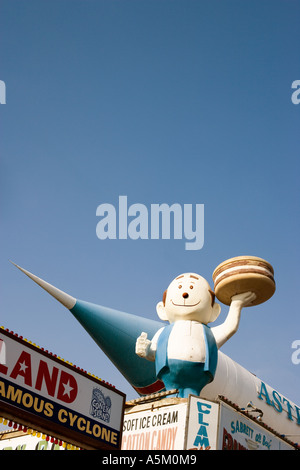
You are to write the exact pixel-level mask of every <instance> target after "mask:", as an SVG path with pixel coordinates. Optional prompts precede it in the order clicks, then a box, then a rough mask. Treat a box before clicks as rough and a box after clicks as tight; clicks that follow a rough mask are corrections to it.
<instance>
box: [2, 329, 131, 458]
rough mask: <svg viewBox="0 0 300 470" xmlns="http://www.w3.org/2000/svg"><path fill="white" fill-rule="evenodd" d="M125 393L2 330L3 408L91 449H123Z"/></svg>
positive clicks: (25, 421)
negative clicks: (121, 447)
mask: <svg viewBox="0 0 300 470" xmlns="http://www.w3.org/2000/svg"><path fill="white" fill-rule="evenodd" d="M124 404H125V395H124V394H123V393H122V392H119V391H117V390H116V389H115V388H113V387H112V386H110V385H108V384H107V383H105V382H102V381H101V380H100V379H96V378H95V377H92V376H90V375H88V374H86V373H85V372H83V371H82V370H78V369H77V368H75V367H73V366H71V365H69V364H67V363H66V362H64V361H62V360H60V359H58V358H57V357H55V356H53V355H50V354H48V353H47V352H45V351H43V350H41V349H39V348H38V347H36V346H33V345H32V344H29V343H27V342H25V341H24V340H23V339H21V338H19V337H16V336H15V335H13V334H12V333H9V332H8V331H5V330H3V329H0V413H1V415H2V416H4V417H5V418H8V419H11V420H13V421H17V422H18V423H20V424H24V425H26V426H30V427H34V428H35V429H36V430H39V431H42V432H44V433H49V434H51V433H52V434H54V435H55V436H56V437H58V438H60V439H64V440H65V441H67V442H72V443H74V444H76V445H79V446H80V447H82V448H86V449H109V450H113V449H115V450H116V449H119V448H120V446H121V433H122V423H123V413H124Z"/></svg>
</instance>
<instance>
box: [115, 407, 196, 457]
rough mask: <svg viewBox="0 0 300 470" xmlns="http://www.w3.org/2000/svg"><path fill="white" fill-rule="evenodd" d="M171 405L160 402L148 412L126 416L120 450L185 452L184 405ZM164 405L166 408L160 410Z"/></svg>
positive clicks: (185, 410) (136, 412)
mask: <svg viewBox="0 0 300 470" xmlns="http://www.w3.org/2000/svg"><path fill="white" fill-rule="evenodd" d="M175 400H176V399H175ZM170 402H171V400H161V402H160V404H159V402H158V403H157V404H155V403H153V405H154V406H151V404H150V406H148V409H144V410H141V411H134V412H129V413H127V414H125V416H124V424H123V438H122V450H182V449H184V436H185V422H186V417H187V403H186V400H185V401H184V402H183V403H180V402H179V403H178V401H177V403H178V404H170ZM164 403H169V406H162V404H164ZM155 405H156V406H155ZM138 408H141V407H138Z"/></svg>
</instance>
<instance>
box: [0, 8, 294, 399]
mask: <svg viewBox="0 0 300 470" xmlns="http://www.w3.org/2000/svg"><path fill="white" fill-rule="evenodd" d="M299 15H300V2H299V1H296V0H281V1H278V0H273V1H272V2H270V1H269V0H268V1H267V0H251V1H250V0H248V1H246V0H245V1H237V0H226V1H224V0H209V1H208V0H207V1H206V0H204V1H202V0H172V1H170V0H138V1H137V0H136V1H135V0H126V1H124V0H122V1H121V0H113V1H108V0H105V1H104V0H103V1H102V0H59V1H57V0H44V1H42V2H41V1H40V0H27V1H21V0H20V1H16V0H2V2H1V15H0V18H1V20H0V21H1V31H2V33H1V44H2V53H1V76H0V79H1V80H3V81H4V82H5V84H6V104H5V105H1V109H0V115H1V117H0V119H1V177H0V178H1V184H0V196H1V197H0V211H1V212H0V217H1V233H0V237H1V239H0V240H1V251H0V263H1V271H0V276H1V300H0V302H1V303H0V307H1V310H0V311H1V314H0V323H1V324H2V325H4V326H5V327H7V328H9V329H11V330H14V331H16V332H17V333H19V334H21V335H23V336H24V337H27V338H28V339H30V340H32V341H33V342H35V343H37V344H39V345H40V346H43V347H45V348H46V349H49V350H51V351H53V352H54V353H56V354H58V355H60V356H61V357H64V358H65V359H67V360H69V361H71V362H73V363H76V364H78V365H80V366H81V367H83V368H85V369H86V370H88V371H90V372H92V373H95V374H96V375H98V376H99V377H102V378H103V379H104V380H107V381H108V382H110V383H113V384H114V385H115V386H116V387H117V388H119V389H120V390H122V391H124V392H125V393H126V394H127V398H128V399H130V398H134V397H136V393H135V391H134V390H133V389H132V388H131V387H130V386H129V385H128V383H127V382H126V381H125V379H124V378H123V377H122V376H121V375H120V373H119V372H118V371H117V370H116V369H115V368H114V366H112V365H111V363H110V361H109V360H108V359H107V358H106V357H105V356H104V354H103V353H102V352H101V350H99V348H98V347H97V346H96V345H95V344H94V342H93V340H92V339H91V338H90V337H89V336H88V335H87V334H86V332H85V331H84V330H83V329H82V327H81V326H80V325H79V323H77V322H76V320H75V319H74V318H73V317H72V315H71V314H70V313H69V312H68V311H67V310H66V309H64V308H63V307H62V306H61V305H60V304H58V303H57V302H56V301H55V300H53V299H52V298H51V297H50V296H49V295H48V294H46V293H45V292H44V291H43V290H42V289H40V288H39V287H37V286H36V285H34V284H33V283H32V282H31V281H30V280H29V279H28V278H26V277H25V276H24V275H23V274H21V273H20V272H19V271H18V270H16V268H15V267H14V266H12V265H11V264H10V263H9V261H8V260H9V259H12V260H13V261H15V262H16V263H17V264H19V265H21V266H23V267H24V268H25V269H28V270H29V271H31V272H33V273H35V274H36V275H38V276H40V277H42V278H43V279H45V280H47V281H48V282H50V283H52V284H54V285H55V286H57V287H59V288H60V289H62V290H64V291H66V292H68V293H69V294H71V295H73V296H74V297H76V298H79V299H82V300H87V301H91V302H95V303H98V304H101V305H104V306H108V307H112V308H115V309H119V310H122V311H126V312H129V313H133V314H136V315H140V316H145V317H148V318H152V319H155V320H156V319H157V315H156V310H155V306H156V303H157V302H158V301H159V300H160V299H161V296H162V292H163V291H164V290H165V288H166V287H167V285H168V284H169V282H170V281H171V280H172V279H173V278H174V277H175V276H177V275H178V274H180V273H182V272H188V271H192V272H197V273H199V274H201V275H203V276H204V277H205V278H206V279H207V280H208V281H209V282H210V283H211V284H212V272H213V270H214V269H215V267H216V266H217V265H218V264H219V263H220V262H222V261H224V260H226V259H228V258H230V257H232V256H238V255H243V254H249V255H254V256H260V257H262V258H265V259H267V260H268V261H269V262H270V263H271V264H272V265H273V267H274V270H275V278H276V283H277V289H276V293H275V294H274V296H273V297H272V298H271V299H270V300H269V301H268V302H266V303H264V304H262V305H260V306H257V307H253V308H250V309H244V310H243V312H242V319H241V324H240V329H239V332H238V333H237V334H236V335H235V336H234V337H233V338H232V339H231V340H230V341H229V342H228V343H227V344H226V345H225V346H224V347H223V348H222V350H223V351H224V352H225V353H226V354H227V355H229V356H230V357H231V358H232V359H234V360H235V361H237V362H239V363H240V364H241V365H243V366H244V367H246V368H247V369H249V370H250V371H252V372H254V373H255V374H256V375H258V376H259V377H260V378H261V379H263V380H264V381H265V382H266V383H268V384H269V385H271V386H273V387H274V388H276V389H278V391H279V392H280V393H282V394H283V395H286V396H287V397H288V398H289V399H291V400H292V401H294V402H296V403H298V404H299V395H300V393H299V391H300V364H299V365H296V364H293V363H292V360H291V356H292V352H293V350H292V348H291V345H292V342H293V341H295V340H300V327H299V325H300V316H299V300H298V298H297V294H298V289H299V286H298V284H299V273H298V266H299V262H300V259H299V246H298V244H299V238H300V237H299V228H300V227H299V123H300V105H294V104H293V103H292V102H291V95H292V89H291V84H292V82H293V81H294V80H297V79H298V80H299V79H300V70H299V41H300V31H299ZM120 195H126V196H127V197H128V204H129V205H130V204H134V203H141V204H144V205H145V206H146V207H148V208H150V205H151V204H155V203H156V204H162V203H167V204H169V205H171V204H173V203H179V204H181V205H183V204H194V205H195V204H204V206H205V241H204V246H203V248H202V249H201V250H199V251H187V250H185V248H184V240H172V239H171V240H161V239H159V240H150V239H149V240H130V239H127V240H99V239H98V238H97V236H96V225H97V222H98V220H99V218H97V217H96V209H97V207H98V205H100V204H102V203H111V204H113V205H115V206H116V207H117V206H118V198H119V196H120ZM227 311H228V307H226V306H222V313H221V315H220V317H219V319H218V322H222V321H224V319H225V317H226V314H227Z"/></svg>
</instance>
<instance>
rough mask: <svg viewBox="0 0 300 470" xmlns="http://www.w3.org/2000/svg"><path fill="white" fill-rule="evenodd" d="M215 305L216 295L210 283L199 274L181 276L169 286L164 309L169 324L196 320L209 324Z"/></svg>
mask: <svg viewBox="0 0 300 470" xmlns="http://www.w3.org/2000/svg"><path fill="white" fill-rule="evenodd" d="M213 304H214V294H213V292H212V291H211V290H210V286H209V284H208V282H207V281H206V280H205V279H204V278H203V277H202V276H199V275H198V274H193V273H187V274H181V275H180V276H178V277H177V278H176V279H174V281H172V282H171V284H170V285H169V287H168V289H167V291H166V294H165V296H164V308H165V313H166V316H167V319H168V320H169V322H171V323H172V322H174V321H176V320H195V321H199V322H201V323H205V324H206V323H208V322H209V321H210V317H211V309H212V307H213Z"/></svg>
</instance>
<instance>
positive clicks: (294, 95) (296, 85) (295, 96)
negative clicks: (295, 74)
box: [291, 80, 300, 104]
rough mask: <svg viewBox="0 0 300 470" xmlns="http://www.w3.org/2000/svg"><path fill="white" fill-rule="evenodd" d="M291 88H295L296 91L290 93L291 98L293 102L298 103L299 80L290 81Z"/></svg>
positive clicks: (299, 96) (299, 95) (299, 92)
mask: <svg viewBox="0 0 300 470" xmlns="http://www.w3.org/2000/svg"><path fill="white" fill-rule="evenodd" d="M292 88H296V91H294V93H292V96H291V100H292V103H293V104H299V103H300V80H294V81H293V83H292Z"/></svg>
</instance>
